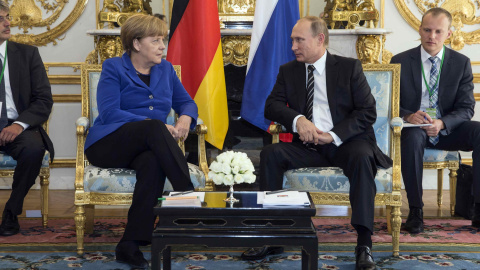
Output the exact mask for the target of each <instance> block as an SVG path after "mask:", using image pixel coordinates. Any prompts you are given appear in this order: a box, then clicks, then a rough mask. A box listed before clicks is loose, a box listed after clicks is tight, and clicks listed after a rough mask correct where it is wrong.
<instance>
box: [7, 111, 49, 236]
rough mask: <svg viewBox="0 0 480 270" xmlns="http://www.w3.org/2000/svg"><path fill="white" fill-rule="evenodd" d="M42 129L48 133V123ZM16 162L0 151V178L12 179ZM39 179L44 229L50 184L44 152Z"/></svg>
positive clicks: (47, 157) (46, 219) (47, 153)
mask: <svg viewBox="0 0 480 270" xmlns="http://www.w3.org/2000/svg"><path fill="white" fill-rule="evenodd" d="M42 126H43V129H45V131H46V132H47V133H48V121H47V122H45V123H43V125H42ZM16 166H17V161H16V160H14V159H13V158H12V157H11V156H9V155H7V154H6V153H5V152H3V151H0V177H13V173H14V172H15V167H16ZM38 177H39V178H40V205H41V206H40V207H41V213H42V225H43V227H44V228H46V227H47V225H48V186H49V184H50V181H49V178H50V153H49V152H48V151H45V155H44V156H43V160H42V167H41V168H40V173H39V174H38Z"/></svg>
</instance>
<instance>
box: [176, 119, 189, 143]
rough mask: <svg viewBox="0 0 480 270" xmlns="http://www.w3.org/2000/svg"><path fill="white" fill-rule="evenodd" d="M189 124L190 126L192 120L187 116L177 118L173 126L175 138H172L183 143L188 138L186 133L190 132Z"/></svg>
mask: <svg viewBox="0 0 480 270" xmlns="http://www.w3.org/2000/svg"><path fill="white" fill-rule="evenodd" d="M190 124H192V118H191V117H190V116H188V115H182V116H180V117H179V118H178V120H177V123H176V124H175V130H176V131H177V136H176V137H175V136H173V137H174V138H175V139H176V140H177V139H180V140H181V141H185V140H186V139H187V137H188V132H189V131H190Z"/></svg>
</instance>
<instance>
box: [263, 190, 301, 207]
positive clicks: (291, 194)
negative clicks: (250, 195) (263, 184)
mask: <svg viewBox="0 0 480 270" xmlns="http://www.w3.org/2000/svg"><path fill="white" fill-rule="evenodd" d="M257 204H263V205H264V206H308V205H310V200H309V199H308V194H307V192H300V191H285V192H280V193H274V194H269V195H267V194H266V192H258V193H257Z"/></svg>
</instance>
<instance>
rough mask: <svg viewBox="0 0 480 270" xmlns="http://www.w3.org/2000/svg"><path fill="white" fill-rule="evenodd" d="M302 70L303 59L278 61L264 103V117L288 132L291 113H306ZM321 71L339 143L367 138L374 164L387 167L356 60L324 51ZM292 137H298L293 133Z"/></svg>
mask: <svg viewBox="0 0 480 270" xmlns="http://www.w3.org/2000/svg"><path fill="white" fill-rule="evenodd" d="M306 72H307V71H306V68H305V63H302V62H298V61H297V60H293V61H291V62H288V63H286V64H284V65H282V66H281V67H280V70H279V72H278V76H277V81H276V83H275V86H274V87H273V90H272V92H271V93H270V95H269V96H268V98H267V101H266V103H265V118H267V119H269V120H272V121H275V122H279V123H280V124H282V125H283V126H285V127H286V128H287V130H288V131H289V132H292V124H293V120H294V119H295V117H297V116H298V115H299V114H303V115H305V114H306V112H305V110H306V100H307V91H306ZM325 72H326V80H327V82H326V84H327V98H328V105H329V107H330V113H331V115H332V121H333V128H332V132H334V133H335V134H336V135H337V136H338V137H339V138H340V139H341V140H342V141H343V143H345V142H348V141H349V140H357V139H360V140H367V141H369V142H370V143H371V144H372V147H373V148H374V152H375V158H376V159H377V162H378V163H377V164H379V165H380V166H382V167H384V168H388V167H390V166H391V165H392V161H391V159H390V158H389V157H387V156H385V155H384V154H383V153H382V151H381V150H380V149H379V148H378V146H377V143H376V139H375V133H374V130H373V127H372V125H373V123H375V120H376V118H377V111H376V107H375V98H374V97H373V95H372V93H371V89H370V86H369V85H368V82H367V80H366V78H365V75H364V74H363V69H362V65H361V63H360V61H359V60H357V59H352V58H347V57H342V56H337V55H332V54H330V53H328V52H327V60H326V64H325ZM287 104H288V107H287ZM324 131H325V130H324ZM293 140H294V141H299V140H300V139H299V136H298V134H297V133H295V134H294V137H293Z"/></svg>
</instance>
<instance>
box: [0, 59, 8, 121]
mask: <svg viewBox="0 0 480 270" xmlns="http://www.w3.org/2000/svg"><path fill="white" fill-rule="evenodd" d="M1 70H3V63H2V60H1V59H0V72H1ZM3 77H5V73H4V74H3ZM0 102H2V112H1V116H0V130H2V129H3V128H4V127H6V126H7V124H8V118H7V102H6V97H5V79H4V78H2V82H1V83H0Z"/></svg>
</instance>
